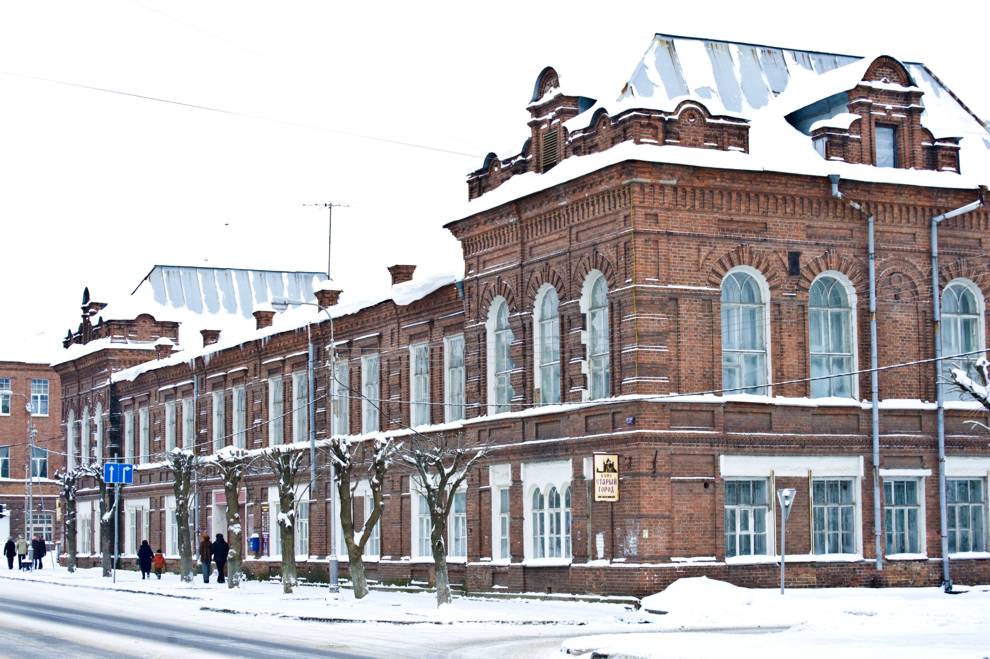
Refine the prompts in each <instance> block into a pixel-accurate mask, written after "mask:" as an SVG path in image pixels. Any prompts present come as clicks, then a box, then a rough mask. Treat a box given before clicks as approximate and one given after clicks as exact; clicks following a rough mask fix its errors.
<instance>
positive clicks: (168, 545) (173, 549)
mask: <svg viewBox="0 0 990 659" xmlns="http://www.w3.org/2000/svg"><path fill="white" fill-rule="evenodd" d="M193 537H194V538H195V536H193ZM178 554H179V520H178V517H176V505H175V495H169V496H166V497H165V555H166V556H178Z"/></svg>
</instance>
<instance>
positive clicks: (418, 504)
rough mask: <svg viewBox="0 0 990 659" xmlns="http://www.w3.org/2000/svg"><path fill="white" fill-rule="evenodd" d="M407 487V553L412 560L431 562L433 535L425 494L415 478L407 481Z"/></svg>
mask: <svg viewBox="0 0 990 659" xmlns="http://www.w3.org/2000/svg"><path fill="white" fill-rule="evenodd" d="M409 486H410V492H409V502H410V505H409V517H410V520H409V521H410V524H409V531H410V538H409V553H410V556H411V557H412V559H413V560H432V558H433V551H432V548H431V546H430V536H431V534H432V533H433V521H432V519H431V518H430V512H429V503H428V502H427V499H426V493H425V492H424V491H423V489H422V488H421V486H420V485H419V483H417V482H416V479H415V478H410V479H409ZM424 509H425V512H424Z"/></svg>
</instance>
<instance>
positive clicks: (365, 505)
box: [337, 481, 382, 559]
mask: <svg viewBox="0 0 990 659" xmlns="http://www.w3.org/2000/svg"><path fill="white" fill-rule="evenodd" d="M355 495H356V497H355V499H354V500H355V502H361V515H358V514H356V509H357V505H355V515H354V520H355V526H356V522H357V520H358V519H360V520H361V528H360V529H355V535H358V536H360V535H362V534H363V533H364V531H365V527H366V526H367V524H368V520H369V519H370V518H371V513H372V511H373V510H374V508H375V500H374V498H372V496H371V486H370V485H369V484H368V481H361V482H360V483H359V484H358V487H357V489H356V490H355ZM337 527H338V528H339V527H340V521H339V520H338V521H337ZM381 553H382V522H381V518H379V520H378V522H377V523H376V524H375V526H374V527H372V529H371V536H370V537H369V538H368V544H366V545H365V546H364V557H365V558H372V559H374V558H378V557H379V556H380V555H381Z"/></svg>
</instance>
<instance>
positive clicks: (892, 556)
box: [884, 554, 928, 561]
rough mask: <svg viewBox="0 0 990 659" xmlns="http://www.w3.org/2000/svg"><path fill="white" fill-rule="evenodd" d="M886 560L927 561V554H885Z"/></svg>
mask: <svg viewBox="0 0 990 659" xmlns="http://www.w3.org/2000/svg"><path fill="white" fill-rule="evenodd" d="M884 558H886V559H887V560H888V561H927V560H928V554H887V555H886V556H884Z"/></svg>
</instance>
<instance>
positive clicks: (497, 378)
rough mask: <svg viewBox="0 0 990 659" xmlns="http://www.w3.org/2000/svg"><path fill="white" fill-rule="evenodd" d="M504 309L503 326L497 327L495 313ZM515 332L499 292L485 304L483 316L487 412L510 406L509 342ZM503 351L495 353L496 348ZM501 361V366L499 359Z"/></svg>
mask: <svg viewBox="0 0 990 659" xmlns="http://www.w3.org/2000/svg"><path fill="white" fill-rule="evenodd" d="M503 309H504V310H505V327H502V328H499V327H498V322H499V315H500V314H501V313H502V310H503ZM514 341H515V336H514V335H513V332H512V325H511V322H510V321H509V303H508V302H507V301H506V299H505V298H504V297H502V296H501V295H498V296H496V297H495V298H494V299H493V300H492V302H491V304H490V305H489V307H488V318H487V319H486V320H485V345H486V346H487V350H486V354H487V361H488V368H487V371H488V413H489V414H498V413H500V412H508V411H510V410H511V409H512V398H513V396H514V395H515V392H514V391H513V389H512V372H513V370H515V365H514V364H513V363H512V343H513V342H514ZM500 351H504V354H502V355H501V357H500V356H499V352H500ZM500 362H501V364H502V365H501V367H500V366H499V363H500Z"/></svg>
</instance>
